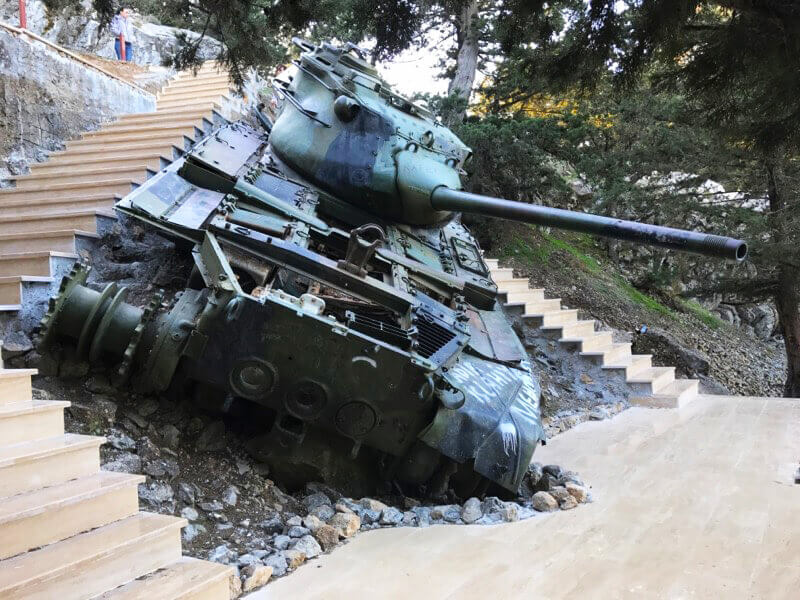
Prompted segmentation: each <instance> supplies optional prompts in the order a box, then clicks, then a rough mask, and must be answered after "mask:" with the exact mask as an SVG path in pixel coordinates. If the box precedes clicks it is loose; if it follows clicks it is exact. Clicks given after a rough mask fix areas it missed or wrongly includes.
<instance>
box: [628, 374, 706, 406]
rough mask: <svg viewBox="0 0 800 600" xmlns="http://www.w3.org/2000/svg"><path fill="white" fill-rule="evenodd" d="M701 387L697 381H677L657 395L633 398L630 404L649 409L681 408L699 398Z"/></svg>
mask: <svg viewBox="0 0 800 600" xmlns="http://www.w3.org/2000/svg"><path fill="white" fill-rule="evenodd" d="M699 387H700V382H699V381H697V380H696V379H676V380H675V381H673V382H671V383H670V384H669V385H667V386H665V387H663V388H662V389H660V390H659V391H658V393H657V394H649V395H643V396H638V395H637V396H632V397H631V398H630V403H631V404H632V405H633V406H644V407H647V408H680V407H681V406H685V405H686V404H688V403H689V402H691V401H692V400H693V399H694V398H696V397H697V394H698V390H699Z"/></svg>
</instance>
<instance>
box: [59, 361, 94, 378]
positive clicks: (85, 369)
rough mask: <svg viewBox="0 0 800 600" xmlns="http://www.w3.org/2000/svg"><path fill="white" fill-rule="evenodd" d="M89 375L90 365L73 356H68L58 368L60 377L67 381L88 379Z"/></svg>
mask: <svg viewBox="0 0 800 600" xmlns="http://www.w3.org/2000/svg"><path fill="white" fill-rule="evenodd" d="M88 373H89V363H88V362H86V361H84V360H80V359H79V358H77V357H73V356H67V357H66V358H64V360H62V361H61V364H59V366H58V376H59V377H62V378H65V379H70V378H77V377H86V375H87V374H88Z"/></svg>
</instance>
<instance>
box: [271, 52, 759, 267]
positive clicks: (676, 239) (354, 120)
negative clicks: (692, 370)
mask: <svg viewBox="0 0 800 600" xmlns="http://www.w3.org/2000/svg"><path fill="white" fill-rule="evenodd" d="M293 41H294V43H295V44H296V45H297V46H299V47H300V48H301V49H302V51H303V52H302V54H301V56H300V59H299V60H298V61H297V62H296V63H295V65H294V69H293V70H292V71H291V73H290V75H289V77H288V78H284V79H280V80H276V91H277V92H278V93H279V94H280V95H281V96H282V97H283V98H284V103H283V106H282V108H281V112H280V114H279V115H278V118H277V119H276V121H275V124H274V126H273V127H272V131H271V135H270V144H271V146H272V149H273V151H274V152H275V154H276V155H277V156H278V157H280V159H282V160H283V161H284V162H285V163H286V165H287V166H288V167H289V168H291V169H293V170H295V171H296V172H298V173H299V174H300V175H302V176H303V177H306V178H308V179H310V180H311V181H313V182H314V183H315V184H316V185H318V186H319V187H321V188H322V189H323V190H325V191H327V192H329V193H331V194H333V195H335V196H337V197H340V198H346V199H347V200H348V201H349V202H352V203H354V204H356V205H358V206H359V207H361V208H363V209H365V210H367V211H369V212H370V213H373V214H375V215H379V216H381V217H383V218H386V219H391V220H395V221H400V222H401V223H406V224H410V225H433V224H436V223H440V222H442V221H444V220H446V219H447V218H448V217H449V216H450V215H451V213H453V212H469V213H476V214H482V215H487V216H492V217H499V218H502V219H510V220H515V221H523V222H527V223H534V224H537V225H545V226H550V227H557V228H561V229H568V230H572V231H578V232H583V233H590V234H594V235H599V236H604V237H610V238H615V239H619V240H627V241H631V242H635V243H640V244H649V245H654V246H662V247H665V248H672V249H675V250H682V251H685V252H694V253H697V254H704V255H707V256H713V257H717V258H726V259H731V260H743V259H744V258H745V256H746V255H747V245H746V244H745V243H744V242H743V241H741V240H736V239H733V238H728V237H724V236H716V235H708V234H702V233H694V232H690V231H683V230H680V229H673V228H669V227H659V226H655V225H646V224H643V223H637V222H633V221H625V220H622V219H614V218H610V217H602V216H595V215H590V214H586V213H579V212H571V211H567V210H562V209H555V208H548V207H545V206H536V205H530V204H524V203H520V202H513V201H509V200H502V199H499V198H491V197H488V196H479V195H476V194H469V193H466V192H463V191H461V179H460V175H462V174H463V168H464V166H465V164H466V163H467V161H468V160H469V158H470V156H471V154H472V152H471V151H470V149H469V148H468V147H467V146H466V145H464V143H463V142H462V141H461V140H460V139H458V137H456V135H455V134H454V133H453V132H452V131H451V130H450V129H448V128H447V127H445V126H443V125H442V124H441V123H438V122H437V121H436V119H435V118H434V117H433V116H432V115H431V114H430V112H429V111H427V110H426V109H425V108H423V107H421V106H419V105H417V104H414V103H413V102H411V101H409V100H408V99H406V98H403V97H402V96H400V95H398V94H397V93H395V92H394V91H392V89H391V88H390V87H389V85H388V84H387V83H386V82H385V81H384V80H383V79H381V78H380V76H379V75H378V73H377V71H376V70H375V69H374V68H373V67H372V66H371V65H370V64H369V63H367V62H366V61H365V60H364V58H363V54H362V53H361V51H360V50H359V49H358V48H357V47H356V46H354V45H352V44H346V45H344V46H341V47H337V46H332V45H330V44H322V45H320V46H315V45H313V44H310V43H309V42H306V41H304V40H301V39H298V38H295V39H294V40H293Z"/></svg>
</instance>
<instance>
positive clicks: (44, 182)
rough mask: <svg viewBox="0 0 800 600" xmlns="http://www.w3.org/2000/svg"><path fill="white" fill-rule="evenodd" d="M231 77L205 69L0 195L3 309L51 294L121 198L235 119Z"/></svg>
mask: <svg viewBox="0 0 800 600" xmlns="http://www.w3.org/2000/svg"><path fill="white" fill-rule="evenodd" d="M229 93H230V85H229V79H228V75H227V73H226V72H222V71H219V70H218V69H217V67H216V65H214V64H210V63H209V64H206V65H203V67H201V68H200V70H199V71H198V73H197V75H194V74H192V73H181V74H178V75H177V76H176V77H175V78H173V79H172V80H170V81H169V83H168V84H167V85H166V87H164V88H163V89H162V90H161V91H160V92H159V94H158V95H157V110H156V111H155V112H153V113H143V114H131V115H123V116H121V117H120V118H119V119H118V120H117V121H115V122H113V123H110V124H108V125H106V126H104V127H103V128H102V129H100V130H98V131H92V132H89V133H86V134H84V135H83V136H82V137H81V138H80V139H78V140H72V141H69V142H67V144H66V149H65V150H63V151H61V152H54V153H52V154H51V155H50V157H49V160H48V161H47V162H43V163H38V164H35V165H33V166H32V167H31V173H30V174H29V175H24V176H21V177H19V178H17V179H16V180H15V183H16V186H15V187H13V188H8V189H2V190H0V311H17V310H19V309H20V308H21V307H22V305H23V303H25V302H26V297H28V296H30V298H31V299H33V298H40V299H41V298H42V297H45V298H46V297H47V296H48V295H49V294H50V291H51V286H52V284H53V283H54V282H57V281H58V280H59V279H60V278H61V276H62V275H63V274H65V273H66V272H67V271H68V270H69V268H70V267H71V265H72V263H73V262H74V261H75V259H76V258H77V257H78V254H77V253H78V251H79V250H80V249H81V248H82V247H84V246H85V244H86V243H87V242H90V241H91V240H92V239H95V238H97V237H98V231H102V230H103V227H106V226H108V225H110V224H111V223H113V220H114V219H115V217H114V213H113V211H112V207H113V205H114V202H115V199H116V198H117V197H118V196H121V195H125V194H127V193H128V192H130V191H131V189H132V188H133V187H136V186H137V185H140V184H141V183H143V182H144V181H145V180H146V179H147V178H148V177H150V176H152V175H153V174H155V173H156V172H158V171H159V170H160V169H161V168H162V167H164V166H166V164H168V163H169V162H171V161H172V160H174V159H175V158H177V157H178V156H180V155H181V154H182V153H183V152H185V151H186V150H188V149H189V148H191V147H192V145H193V144H195V143H196V142H198V141H200V139H202V138H203V137H204V136H205V135H206V133H207V132H209V131H210V130H211V129H212V128H213V127H215V126H217V125H220V124H222V122H223V121H224V120H225V119H226V118H231V117H232V115H230V114H226V112H227V106H226V105H227V103H228V101H229V100H230V97H229Z"/></svg>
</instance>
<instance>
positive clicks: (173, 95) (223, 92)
mask: <svg viewBox="0 0 800 600" xmlns="http://www.w3.org/2000/svg"><path fill="white" fill-rule="evenodd" d="M230 93H231V90H230V89H229V88H228V86H226V85H218V86H209V87H205V88H200V89H196V90H193V89H189V90H182V89H173V88H170V89H168V90H167V91H165V92H164V93H163V94H159V95H158V99H157V100H156V104H157V106H163V105H164V102H172V101H176V100H201V99H203V100H205V99H206V98H210V99H216V98H218V97H219V96H228V95H230Z"/></svg>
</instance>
